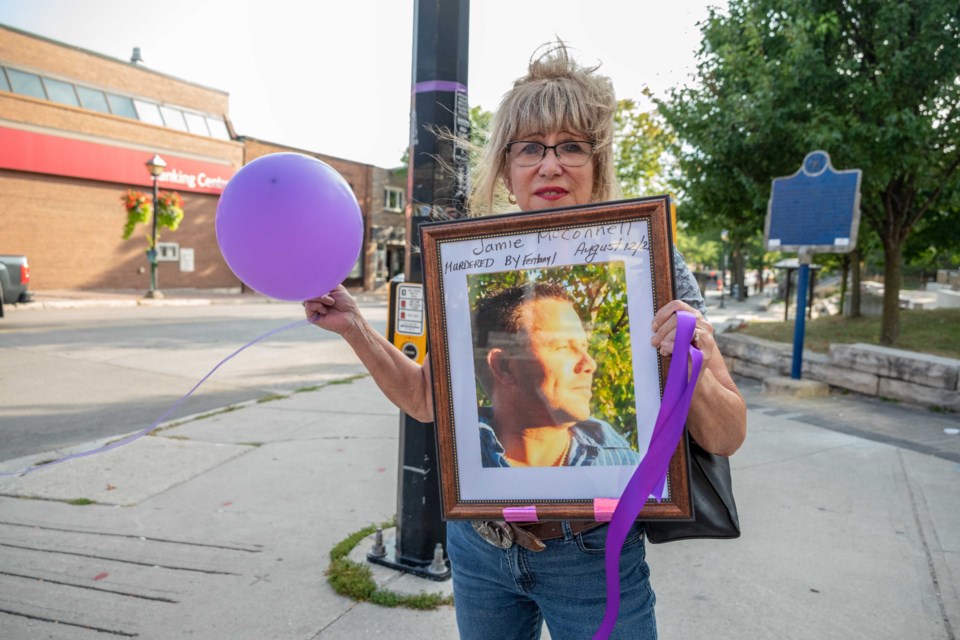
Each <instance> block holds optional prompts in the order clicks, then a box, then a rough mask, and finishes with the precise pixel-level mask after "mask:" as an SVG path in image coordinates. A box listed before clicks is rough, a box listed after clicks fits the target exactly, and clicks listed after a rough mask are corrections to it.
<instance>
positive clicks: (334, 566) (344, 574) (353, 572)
mask: <svg viewBox="0 0 960 640" xmlns="http://www.w3.org/2000/svg"><path fill="white" fill-rule="evenodd" d="M395 524H396V519H393V520H390V521H388V522H384V523H382V524H381V525H380V526H381V527H384V528H386V527H392V526H395ZM376 530H377V526H376V525H370V526H369V527H364V528H363V529H360V530H359V531H355V532H354V533H351V534H350V535H349V536H347V537H346V538H344V539H343V540H341V541H340V542H338V543H337V544H336V545H335V546H334V547H333V549H331V550H330V566H329V567H327V571H326V574H327V582H329V583H330V586H331V587H333V590H334V591H336V592H337V593H339V594H340V595H342V596H346V597H348V598H352V599H353V600H356V601H358V602H370V603H373V604H377V605H380V606H382V607H407V608H409V609H421V610H432V609H436V608H437V607H439V606H441V605H445V604H448V605H452V604H453V598H452V597H451V596H445V595H441V594H439V593H425V592H423V591H421V592H420V593H418V594H416V595H408V594H402V593H396V592H394V591H388V590H386V589H378V588H377V583H376V582H374V580H373V574H372V573H371V571H370V569H369V568H368V567H365V566H364V565H362V564H359V563H357V562H354V561H353V560H350V559H349V558H347V556H348V555H350V552H351V551H353V549H354V547H356V546H357V545H358V544H360V542H361V541H362V540H364V539H365V538H367V537H368V536H371V535H373V534H374V533H375V532H376Z"/></svg>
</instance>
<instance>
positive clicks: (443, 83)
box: [413, 80, 467, 93]
mask: <svg viewBox="0 0 960 640" xmlns="http://www.w3.org/2000/svg"><path fill="white" fill-rule="evenodd" d="M429 91H450V92H451V93H466V92H467V85H465V84H461V83H459V82H456V81H454V80H427V81H425V82H418V83H417V84H415V85H413V92H414V93H427V92H429Z"/></svg>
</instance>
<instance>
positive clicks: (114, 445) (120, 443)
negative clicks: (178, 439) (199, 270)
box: [0, 320, 310, 478]
mask: <svg viewBox="0 0 960 640" xmlns="http://www.w3.org/2000/svg"><path fill="white" fill-rule="evenodd" d="M303 324H310V321H309V320H297V321H296V322H292V323H290V324H288V325H284V326H282V327H279V328H277V329H272V330H271V331H268V332H267V333H265V334H263V335H262V336H259V337H257V338H254V339H253V340H251V341H250V342H248V343H247V344H245V345H243V346H242V347H240V348H239V349H237V350H236V351H234V352H233V353H231V354H230V355H228V356H227V357H226V358H224V359H223V360H221V361H220V362H218V363H217V365H216V366H215V367H213V369H210V371H209V372H207V375H205V376H203V378H201V379H200V382H198V383H197V384H195V385H193V388H192V389H190V391H188V392H187V393H186V394H185V395H184V396H183V397H181V398H180V399H179V400H177V401H176V402H175V403H173V406H172V407H170V408H169V409H167V410H166V411H165V412H164V413H163V415H162V416H160V417H159V418H157V419H156V420H154V421H153V424H151V425H150V426H149V427H146V428H145V429H141V430H140V431H137V432H136V433H133V434H131V435H128V436H126V437H125V438H122V439H120V440H115V441H113V442H111V443H109V444H106V445H103V446H102V447H96V448H94V449H90V450H88V451H81V452H78V453H74V454H71V455H68V456H64V457H62V458H57V459H56V460H50V461H49V462H44V463H43V464H39V465H36V466H33V467H28V468H27V469H21V470H20V471H7V472H0V478H5V477H11V476H25V475H27V474H28V473H33V472H34V471H37V470H39V469H46V468H48V467H52V466H53V465H56V464H60V463H61V462H66V461H67V460H76V459H77V458H85V457H87V456H92V455H94V454H100V453H105V452H107V451H110V450H111V449H116V448H118V447H122V446H125V445H128V444H130V443H131V442H134V441H136V440H139V439H140V438H142V437H144V436H145V435H148V434H149V433H151V432H152V431H154V430H155V429H156V428H157V427H158V426H160V423H162V422H163V421H164V419H165V418H166V417H167V416H169V415H170V414H171V413H173V412H174V411H175V410H176V408H177V407H179V406H180V405H181V404H183V403H184V402H186V400H187V398H189V397H190V396H192V395H193V392H194V391H196V390H197V389H199V388H200V385H202V384H203V383H204V382H206V381H207V379H209V378H210V376H212V375H213V374H214V372H215V371H216V370H217V369H219V368H220V367H222V366H223V365H225V364H226V363H227V362H229V361H230V360H232V359H233V358H234V357H235V356H237V355H238V354H240V352H242V351H244V350H246V349H248V348H250V347H252V346H253V345H255V344H257V343H258V342H261V341H263V340H266V339H267V338H269V337H271V336H275V335H276V334H278V333H282V332H284V331H289V330H290V329H295V328H296V327H299V326H301V325H303Z"/></svg>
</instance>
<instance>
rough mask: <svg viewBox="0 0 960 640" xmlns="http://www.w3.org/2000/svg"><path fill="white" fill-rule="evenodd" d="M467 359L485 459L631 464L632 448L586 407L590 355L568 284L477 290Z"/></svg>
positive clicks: (522, 463)
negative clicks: (477, 397) (479, 399)
mask: <svg viewBox="0 0 960 640" xmlns="http://www.w3.org/2000/svg"><path fill="white" fill-rule="evenodd" d="M472 320H473V322H472V324H473V327H472V330H473V341H474V344H473V346H474V364H475V370H476V374H477V379H478V382H479V384H480V387H481V388H482V391H483V395H485V396H486V400H487V401H488V402H489V404H488V405H487V403H486V402H484V403H483V406H480V407H479V415H478V418H479V420H478V422H479V434H480V445H481V462H482V464H483V466H484V467H551V466H557V467H562V466H592V465H635V464H638V463H639V455H638V454H637V452H636V450H635V448H632V447H631V446H630V443H629V442H628V440H627V439H626V438H625V437H624V436H623V435H621V434H620V433H618V432H617V430H616V429H614V427H613V426H611V424H609V422H607V421H605V420H602V419H600V418H597V417H596V416H595V415H593V412H592V410H591V401H592V400H593V396H594V377H595V374H596V372H597V360H595V358H594V356H593V355H592V354H591V353H590V341H589V340H588V333H587V330H586V329H585V328H584V321H583V319H582V318H581V317H580V314H579V313H578V310H577V304H576V301H575V300H574V298H573V297H572V296H571V294H570V293H569V292H568V287H567V286H566V285H564V284H560V283H559V282H555V281H543V280H537V281H534V282H524V283H518V284H511V285H507V286H503V287H500V288H496V289H493V290H491V291H489V292H487V293H484V294H481V295H479V296H478V298H477V300H476V302H475V305H474V311H473V317H472Z"/></svg>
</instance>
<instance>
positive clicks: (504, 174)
mask: <svg viewBox="0 0 960 640" xmlns="http://www.w3.org/2000/svg"><path fill="white" fill-rule="evenodd" d="M596 70H597V69H596V68H595V67H594V68H585V67H581V66H580V65H578V64H577V63H576V62H575V61H573V60H572V59H571V58H570V57H569V55H568V53H567V50H566V47H565V46H564V45H563V44H562V43H557V44H555V45H551V46H550V47H548V48H547V50H546V51H545V52H544V53H543V54H542V55H540V56H535V57H534V59H533V60H532V61H531V63H530V67H529V71H528V73H527V75H526V76H524V77H522V78H520V79H519V80H517V81H516V83H515V84H514V87H513V89H511V90H510V91H509V92H508V93H507V94H506V95H505V96H504V98H503V100H502V102H501V103H500V106H499V108H498V109H497V112H496V116H495V117H494V121H493V125H492V128H491V132H490V140H489V143H488V145H487V147H486V149H485V150H484V153H483V155H482V157H481V159H480V162H479V166H478V169H477V173H476V176H475V179H474V185H475V187H474V190H473V193H472V194H471V198H470V209H471V214H472V215H485V214H489V213H492V212H493V211H494V210H496V209H498V208H500V204H501V203H502V202H503V200H506V201H508V202H509V203H511V204H513V205H515V206H516V207H517V208H519V209H520V211H536V210H539V209H548V208H555V207H563V206H571V205H582V204H587V203H593V202H603V201H607V200H615V199H617V198H618V197H619V196H620V192H619V188H618V185H617V181H616V179H615V174H614V166H613V150H612V145H611V143H612V139H613V116H614V113H615V110H616V106H617V103H616V98H615V95H614V91H613V86H612V84H611V83H610V80H609V79H608V78H606V77H605V76H602V75H599V74H597V73H596ZM674 279H675V281H676V283H677V287H676V288H677V297H678V299H677V300H674V301H672V302H670V303H668V304H667V305H664V307H663V308H661V309H660V310H659V311H658V312H657V313H656V315H655V317H654V321H653V337H652V339H651V345H652V346H653V347H654V348H656V349H658V350H659V351H660V353H661V354H663V355H669V354H671V353H672V352H673V346H674V337H675V333H676V316H675V312H676V311H678V310H686V311H692V312H693V313H695V314H696V316H697V332H696V333H695V336H697V338H696V342H697V345H698V346H699V348H700V349H701V350H702V351H703V355H704V366H703V368H702V372H701V376H700V380H699V382H698V384H697V387H696V393H695V394H694V397H693V401H692V403H691V407H690V413H689V417H688V421H687V425H688V428H689V431H690V434H691V436H692V437H693V438H694V439H696V440H697V442H699V443H700V445H701V446H703V447H704V448H705V449H706V450H708V451H711V452H713V453H717V454H720V455H725V456H728V455H731V454H732V453H733V452H735V451H736V450H737V449H738V448H739V447H740V445H741V443H742V442H743V439H744V437H745V435H746V406H745V404H744V401H743V398H742V397H741V395H740V393H739V391H738V390H737V388H736V385H735V383H734V382H733V380H732V378H731V377H730V374H729V372H728V371H727V368H726V365H725V364H724V361H723V357H722V356H721V355H720V352H719V350H718V349H717V344H716V342H715V341H714V338H713V327H712V326H711V325H710V323H709V322H707V320H706V319H705V318H704V316H703V314H704V312H705V310H706V308H705V305H704V302H703V298H702V297H701V296H700V291H699V288H698V287H697V285H696V282H695V280H694V278H693V276H692V274H691V273H690V271H689V269H688V268H687V267H686V264H685V263H684V261H683V258H682V257H681V256H680V255H679V253H675V273H674ZM304 307H305V310H306V314H307V317H308V318H309V319H310V320H311V321H312V322H313V323H314V324H316V325H317V326H319V327H322V328H324V329H328V330H330V331H334V332H336V333H338V334H340V335H341V336H343V338H344V339H345V340H346V341H347V343H348V344H349V345H350V346H351V347H352V348H353V350H354V351H355V352H356V354H357V356H358V357H359V358H360V360H361V362H362V363H363V364H364V366H365V367H366V368H367V370H368V371H370V373H371V374H372V375H373V377H374V380H375V381H376V382H377V384H378V385H379V387H380V389H381V390H382V391H383V392H384V393H385V394H386V396H387V397H388V398H389V399H390V400H391V401H392V402H393V403H394V404H396V405H397V406H398V407H399V408H400V409H402V410H403V411H404V412H405V413H407V414H408V415H410V416H412V417H413V418H416V419H417V420H420V421H422V422H432V421H433V393H432V383H431V375H430V364H429V361H427V363H426V364H424V365H423V366H420V365H418V364H416V363H415V362H413V361H412V360H410V359H409V358H407V357H406V356H405V355H404V354H403V353H401V352H400V351H399V350H397V349H396V348H395V347H394V346H393V345H392V344H390V343H389V342H387V340H386V339H385V338H384V337H383V336H381V335H380V334H378V333H377V332H376V331H374V330H373V329H372V327H371V326H370V325H369V324H368V323H367V322H366V321H365V320H364V319H363V317H362V316H361V315H360V313H359V311H358V308H357V305H356V303H355V302H354V300H353V298H352V297H351V296H350V295H349V294H348V293H347V291H346V290H345V289H344V288H343V287H338V288H337V289H335V290H334V291H332V292H331V293H330V294H329V295H326V296H323V297H321V298H317V299H314V300H308V301H307V302H305V303H304ZM505 527H509V528H505ZM497 531H499V533H496V532H497ZM492 532H493V533H492ZM504 532H506V536H507V538H506V543H504V537H503V535H504ZM606 533H607V526H606V525H604V524H602V523H581V522H569V523H568V522H563V523H549V524H546V525H544V524H539V525H529V526H528V525H520V526H513V525H504V523H489V522H474V523H470V522H464V521H450V522H448V523H447V545H448V548H447V551H448V555H449V557H450V560H451V564H452V568H453V589H454V600H455V602H456V613H457V625H458V627H459V630H460V637H461V638H465V639H472V638H477V639H479V638H483V639H484V640H486V639H489V638H497V639H499V640H504V639H513V638H516V639H517V640H520V639H524V640H526V639H529V638H539V637H540V630H541V627H542V624H543V622H544V621H546V623H547V625H548V627H549V629H550V634H551V636H552V637H553V638H554V640H581V639H583V638H589V637H591V636H592V635H593V633H594V632H595V631H596V630H597V628H598V627H599V626H600V622H601V621H602V619H603V613H604V607H605V605H606V591H605V582H604V580H605V570H604V553H603V551H604V543H605V538H606ZM511 540H513V544H509V543H510V541H511ZM497 542H500V544H499V545H497V544H495V543H497ZM504 546H507V548H505V549H504V548H502V547H504ZM622 558H623V559H622V563H621V591H622V598H621V602H622V605H621V608H620V616H619V618H618V619H617V626H616V629H615V631H614V635H613V636H612V637H616V638H643V639H649V638H656V622H655V617H654V601H655V597H654V594H653V591H652V589H651V588H650V583H649V579H648V578H649V570H648V568H647V564H646V562H645V561H644V542H643V525H642V524H641V523H637V524H635V525H634V527H633V529H632V531H631V533H630V535H629V536H628V537H627V541H626V542H625V544H624V546H623V552H622Z"/></svg>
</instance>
